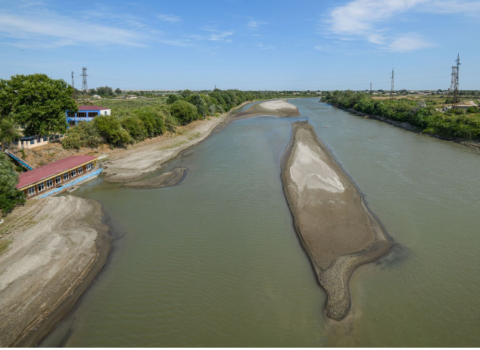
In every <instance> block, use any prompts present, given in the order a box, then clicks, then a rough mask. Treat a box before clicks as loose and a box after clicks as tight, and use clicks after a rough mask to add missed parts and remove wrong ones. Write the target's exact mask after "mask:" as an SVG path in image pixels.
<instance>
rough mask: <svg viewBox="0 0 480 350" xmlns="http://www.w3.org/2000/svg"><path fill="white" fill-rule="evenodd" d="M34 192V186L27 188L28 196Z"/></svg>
mask: <svg viewBox="0 0 480 350" xmlns="http://www.w3.org/2000/svg"><path fill="white" fill-rule="evenodd" d="M34 194H35V186H32V187H29V188H28V196H29V197H30V196H33V195H34Z"/></svg>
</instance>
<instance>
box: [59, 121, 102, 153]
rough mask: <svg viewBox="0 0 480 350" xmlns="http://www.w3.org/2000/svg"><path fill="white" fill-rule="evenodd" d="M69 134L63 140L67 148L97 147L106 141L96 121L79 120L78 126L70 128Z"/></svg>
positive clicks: (63, 144)
mask: <svg viewBox="0 0 480 350" xmlns="http://www.w3.org/2000/svg"><path fill="white" fill-rule="evenodd" d="M67 135H68V137H65V138H64V139H63V140H62V146H63V148H65V149H80V148H81V147H90V148H95V147H98V146H99V145H100V144H102V143H103V142H104V139H103V137H101V136H100V132H99V131H98V129H97V127H96V125H95V123H87V122H79V123H78V125H77V126H75V127H72V128H70V129H69V130H68V133H67Z"/></svg>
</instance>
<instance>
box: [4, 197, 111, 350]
mask: <svg viewBox="0 0 480 350" xmlns="http://www.w3.org/2000/svg"><path fill="white" fill-rule="evenodd" d="M102 215H103V212H102V208H101V206H100V204H99V203H97V202H95V201H93V200H88V199H83V198H78V197H72V196H65V197H51V198H45V199H38V200H30V201H28V202H27V204H26V205H25V206H24V207H21V208H17V209H15V210H14V211H13V213H11V214H10V215H9V216H8V217H7V218H6V219H5V223H4V224H2V225H1V226H0V235H1V238H0V242H2V241H3V242H8V243H9V245H8V248H7V249H6V250H5V251H3V253H1V254H0V346H2V347H6V346H15V345H23V346H32V345H35V344H37V343H38V342H39V341H40V340H41V339H42V338H43V336H44V335H45V334H46V332H48V331H49V330H50V328H51V327H52V326H53V324H54V323H55V322H56V321H58V319H59V318H60V317H61V316H63V314H64V312H65V311H66V310H68V309H69V308H70V307H71V306H72V305H73V303H74V302H75V301H76V300H77V299H78V297H79V296H80V295H81V294H82V292H83V291H84V290H85V289H86V287H87V286H88V284H89V283H90V281H91V280H92V279H93V277H94V276H95V275H96V274H97V272H98V271H99V270H100V269H101V268H102V267H103V265H104V263H105V261H106V257H107V255H108V252H109V249H110V244H109V240H108V238H107V234H106V232H107V228H106V227H105V226H104V225H102V224H101V219H102Z"/></svg>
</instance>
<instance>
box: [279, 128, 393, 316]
mask: <svg viewBox="0 0 480 350" xmlns="http://www.w3.org/2000/svg"><path fill="white" fill-rule="evenodd" d="M281 176H282V181H283V188H284V192H285V197H286V199H287V202H288V205H289V207H290V210H291V212H292V216H293V218H294V223H295V230H296V232H297V235H298V237H299V239H300V241H301V243H302V245H303V247H304V249H305V251H306V253H307V255H308V257H309V258H310V261H311V263H312V266H313V268H314V270H315V273H316V276H317V279H318V281H319V283H320V285H321V286H322V288H323V289H324V290H325V292H326V293H327V302H326V308H325V314H326V316H327V317H329V318H331V319H333V320H336V321H340V320H342V319H343V318H345V316H346V315H347V314H348V312H349V310H350V306H351V300H350V290H349V286H348V283H349V280H350V276H351V275H352V273H353V271H354V270H355V269H356V268H357V267H358V266H360V265H363V264H366V263H369V262H372V261H375V260H377V259H378V258H380V257H381V256H383V255H385V254H386V253H387V252H388V251H389V249H390V247H391V245H392V242H391V240H390V239H389V237H388V236H387V234H386V233H385V231H384V230H383V228H382V226H381V225H380V224H379V223H378V222H377V220H376V219H375V218H374V216H373V215H372V214H371V213H370V211H369V209H368V208H367V206H366V205H365V203H364V201H363V198H362V195H361V194H360V192H359V191H358V189H357V187H356V186H355V184H354V183H353V182H352V180H351V179H350V178H349V177H348V176H347V175H346V174H345V173H344V172H343V170H342V168H341V167H340V166H339V165H338V163H337V162H336V161H335V159H334V158H333V156H332V155H331V154H330V152H329V150H328V149H327V148H326V147H325V146H324V145H323V144H322V142H321V141H320V140H319V139H318V137H317V134H316V132H315V130H314V128H313V126H312V125H310V124H308V122H296V123H293V124H292V140H291V141H290V143H289V145H288V146H287V148H286V150H285V152H284V155H283V159H282V173H281Z"/></svg>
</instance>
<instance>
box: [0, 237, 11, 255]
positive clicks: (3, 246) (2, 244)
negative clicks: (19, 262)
mask: <svg viewBox="0 0 480 350" xmlns="http://www.w3.org/2000/svg"><path fill="white" fill-rule="evenodd" d="M11 243H12V241H11V240H9V239H6V240H3V241H0V255H1V254H2V253H3V252H4V251H5V250H7V248H8V246H9V245H10V244H11Z"/></svg>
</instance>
